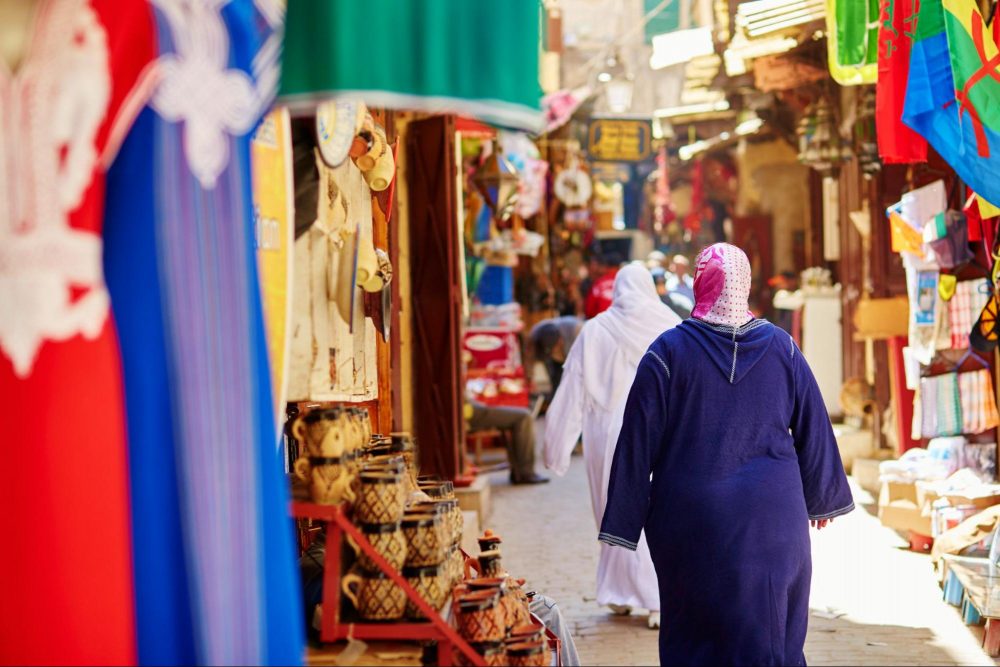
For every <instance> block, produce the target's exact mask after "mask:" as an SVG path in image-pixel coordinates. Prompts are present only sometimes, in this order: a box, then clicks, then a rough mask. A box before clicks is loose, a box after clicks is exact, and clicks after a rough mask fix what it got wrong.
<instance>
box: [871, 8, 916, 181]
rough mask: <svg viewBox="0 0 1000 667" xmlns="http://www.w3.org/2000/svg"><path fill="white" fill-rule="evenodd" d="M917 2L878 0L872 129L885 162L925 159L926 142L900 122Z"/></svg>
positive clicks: (908, 161) (901, 120) (904, 98)
mask: <svg viewBox="0 0 1000 667" xmlns="http://www.w3.org/2000/svg"><path fill="white" fill-rule="evenodd" d="M917 3H918V0H881V3H880V4H881V14H880V19H881V20H880V22H879V28H878V84H877V86H876V88H875V129H876V135H877V137H878V154H879V157H881V158H882V160H883V161H885V162H886V163H888V164H893V163H904V164H905V163H912V162H926V161H927V141H925V140H924V138H923V137H921V136H920V135H919V134H917V133H916V132H914V131H913V130H912V129H910V128H909V127H907V126H906V125H905V124H903V104H904V103H905V101H906V81H907V76H908V74H909V71H910V46H911V44H912V42H913V38H912V37H911V35H912V33H913V29H914V28H915V27H916V19H917V9H916V8H917ZM859 4H860V3H859Z"/></svg>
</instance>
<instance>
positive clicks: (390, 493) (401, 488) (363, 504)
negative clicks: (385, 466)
mask: <svg viewBox="0 0 1000 667" xmlns="http://www.w3.org/2000/svg"><path fill="white" fill-rule="evenodd" d="M360 479H361V487H360V490H359V491H358V498H357V502H356V503H355V504H354V516H355V518H356V520H358V521H361V522H362V523H396V522H397V521H399V520H400V519H402V518H403V512H404V511H405V509H406V486H405V485H404V483H403V476H402V475H400V474H398V473H392V472H373V471H365V472H363V473H361V475H360Z"/></svg>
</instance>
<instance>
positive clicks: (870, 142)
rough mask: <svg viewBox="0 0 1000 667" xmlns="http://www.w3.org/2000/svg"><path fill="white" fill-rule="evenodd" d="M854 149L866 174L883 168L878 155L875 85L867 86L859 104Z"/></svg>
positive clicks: (855, 124)
mask: <svg viewBox="0 0 1000 667" xmlns="http://www.w3.org/2000/svg"><path fill="white" fill-rule="evenodd" d="M854 150H855V152H856V154H857V156H858V164H859V165H860V167H861V170H862V171H863V172H864V173H866V174H874V173H877V172H878V171H879V170H881V169H882V161H881V160H880V159H879V155H878V139H877V137H876V134H875V87H874V86H867V87H865V88H864V90H863V92H862V94H861V101H860V102H859V104H858V117H857V120H856V121H855V123H854Z"/></svg>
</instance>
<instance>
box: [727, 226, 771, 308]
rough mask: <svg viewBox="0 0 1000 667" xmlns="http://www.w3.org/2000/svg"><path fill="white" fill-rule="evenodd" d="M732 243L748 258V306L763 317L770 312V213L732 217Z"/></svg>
mask: <svg viewBox="0 0 1000 667" xmlns="http://www.w3.org/2000/svg"><path fill="white" fill-rule="evenodd" d="M733 245H735V246H736V247H738V248H742V249H743V252H745V253H746V254H747V258H749V260H750V267H751V270H752V275H753V284H752V286H751V288H750V307H751V309H753V310H754V311H756V312H761V313H763V314H764V316H765V317H769V316H770V315H771V310H772V303H771V296H770V295H771V292H770V289H769V288H768V286H767V281H768V280H769V279H770V278H771V276H772V275H774V254H773V253H774V251H773V245H772V243H771V216H769V215H749V216H737V217H734V218H733Z"/></svg>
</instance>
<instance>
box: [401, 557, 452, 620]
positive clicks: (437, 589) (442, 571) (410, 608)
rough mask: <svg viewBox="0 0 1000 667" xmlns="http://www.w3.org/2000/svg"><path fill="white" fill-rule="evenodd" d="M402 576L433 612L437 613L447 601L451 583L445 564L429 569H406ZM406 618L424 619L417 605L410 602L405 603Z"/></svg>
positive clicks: (432, 566)
mask: <svg viewBox="0 0 1000 667" xmlns="http://www.w3.org/2000/svg"><path fill="white" fill-rule="evenodd" d="M403 576H404V577H406V580H407V582H409V584H410V586H413V589H414V590H415V591H417V593H419V594H420V596H421V597H423V599H424V600H426V601H427V604H429V605H430V606H431V607H433V608H434V610H435V611H439V610H440V609H441V607H443V606H444V603H445V602H447V601H448V593H449V592H450V591H451V582H449V581H448V575H447V564H441V565H431V566H429V567H408V568H405V569H404V570H403ZM406 617H407V618H412V619H423V618H426V617H425V616H424V613H423V612H421V611H420V609H419V608H418V607H417V605H415V604H413V602H411V601H407V603H406Z"/></svg>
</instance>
